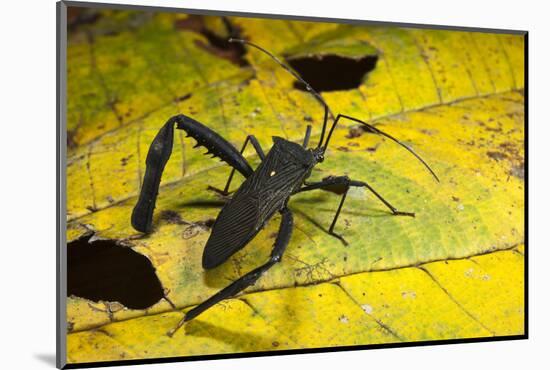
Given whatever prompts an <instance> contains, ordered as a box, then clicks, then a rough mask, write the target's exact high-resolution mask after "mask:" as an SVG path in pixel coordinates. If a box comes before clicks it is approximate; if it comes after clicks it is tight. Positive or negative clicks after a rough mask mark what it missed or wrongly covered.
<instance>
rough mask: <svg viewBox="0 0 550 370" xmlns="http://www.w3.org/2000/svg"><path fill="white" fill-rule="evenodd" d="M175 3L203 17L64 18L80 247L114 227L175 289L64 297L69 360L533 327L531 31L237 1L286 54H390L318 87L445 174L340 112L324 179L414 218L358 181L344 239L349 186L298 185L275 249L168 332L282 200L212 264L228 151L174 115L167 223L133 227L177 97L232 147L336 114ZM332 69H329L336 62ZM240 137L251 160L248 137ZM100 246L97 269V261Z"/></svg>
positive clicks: (246, 256)
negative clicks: (283, 242)
mask: <svg viewBox="0 0 550 370" xmlns="http://www.w3.org/2000/svg"><path fill="white" fill-rule="evenodd" d="M115 19H116V20H117V21H114V20H115ZM178 22H179V23H178ZM181 22H191V21H190V20H189V19H188V18H187V16H183V15H177V14H156V15H151V16H147V17H141V18H140V16H139V13H136V12H108V13H105V14H103V16H102V17H101V18H100V21H98V22H97V23H96V24H92V25H89V26H87V27H88V30H87V31H86V32H91V34H92V35H93V37H85V36H83V35H84V34H86V32H84V31H83V30H80V31H79V30H77V31H75V32H73V33H72V34H71V35H70V39H69V49H68V66H69V69H68V95H69V102H68V103H69V104H68V129H69V138H70V143H69V144H70V148H69V154H68V168H67V184H68V185H67V193H68V199H67V211H68V214H67V219H68V230H67V239H68V242H69V245H68V248H69V251H71V248H76V244H77V243H73V242H75V241H77V240H80V242H81V241H82V240H83V239H85V238H89V237H90V236H92V239H90V243H91V246H92V247H93V246H94V240H97V239H101V240H107V241H109V240H110V241H112V243H115V244H118V245H119V246H120V247H121V248H132V250H133V251H135V252H137V253H140V254H142V255H143V256H145V257H146V258H147V259H148V260H149V261H151V264H152V266H153V267H154V269H155V273H156V275H157V277H158V279H159V281H160V282H161V284H162V288H163V289H164V292H165V297H164V298H163V299H161V300H159V301H158V302H156V303H155V304H153V305H151V306H150V307H148V308H147V309H144V310H136V309H129V308H127V307H124V305H123V304H121V302H108V301H104V300H100V301H97V302H93V301H90V300H88V299H86V298H85V297H76V296H70V297H69V298H68V306H67V311H68V314H67V320H68V321H69V323H70V324H69V330H70V334H69V336H68V338H69V340H68V356H69V359H70V361H71V362H88V361H102V360H103V361H105V360H117V359H129V358H152V357H163V356H190V355H200V354H213V353H234V352H253V351H264V350H281V349H291V348H314V347H327V346H343V345H354V344H374V343H391V342H401V341H422V340H437V339H454V338H477V337H485V336H494V335H513V334H522V333H523V331H524V327H523V324H524V302H523V291H524V286H523V255H522V249H521V248H518V246H520V245H521V244H522V243H523V242H524V233H525V230H524V179H523V176H524V174H523V166H524V163H523V162H524V147H523V143H524V98H523V90H522V89H523V82H524V81H523V79H524V76H523V68H524V64H523V63H524V61H523V42H524V41H523V37H522V36H519V35H496V34H485V33H476V32H457V31H441V30H437V31H435V30H426V29H405V28H393V27H379V26H376V27H375V26H360V27H359V26H348V25H337V24H325V23H315V22H294V21H293V22H290V21H277V20H257V19H256V20H255V19H246V18H229V22H230V23H231V24H232V25H233V26H234V27H237V28H239V29H240V32H241V33H242V35H244V36H247V37H249V38H250V40H251V41H254V42H256V43H257V44H260V45H262V46H263V47H265V48H266V49H268V50H271V51H273V52H274V53H276V54H279V55H285V56H287V57H288V58H289V60H290V59H292V58H293V57H294V58H296V57H304V56H308V55H316V54H323V52H324V51H327V50H328V52H330V53H332V54H337V55H340V56H342V57H346V58H351V59H357V58H360V57H361V56H365V55H368V56H371V57H375V58H377V61H376V64H375V66H374V69H373V70H372V71H370V72H368V73H367V74H366V75H365V76H364V77H363V78H362V80H361V81H360V82H361V84H360V86H359V87H358V88H357V89H348V90H341V91H331V92H323V93H322V95H323V97H324V98H325V99H326V100H327V102H328V103H329V104H330V106H331V109H332V110H333V111H334V112H335V113H338V112H340V113H344V114H349V115H352V116H355V117H357V118H359V119H363V120H368V121H370V122H372V123H375V124H376V125H377V127H378V128H380V129H381V130H383V131H385V132H387V133H389V134H391V135H393V136H395V137H397V138H399V139H400V140H402V141H403V142H405V143H406V144H407V145H409V146H411V147H412V148H413V149H414V150H415V151H416V152H418V153H419V154H420V155H421V156H422V157H423V158H425V159H426V160H427V161H428V162H429V163H430V165H431V166H432V167H433V168H434V170H435V171H436V172H437V174H438V175H439V177H440V179H441V183H436V182H435V181H434V180H433V178H431V177H430V175H429V173H428V172H427V171H426V170H425V168H423V167H422V165H421V164H420V163H419V162H417V161H416V160H415V159H414V157H412V156H410V154H408V153H407V152H406V151H404V150H403V148H401V147H399V146H397V145H395V143H393V142H391V141H389V140H384V139H381V138H380V137H377V136H374V135H369V134H367V133H366V132H364V131H362V130H360V129H358V128H357V127H355V125H354V124H353V122H343V124H342V125H341V126H340V127H338V128H337V129H336V130H335V131H334V135H333V138H332V140H331V144H330V148H329V150H328V151H327V153H326V155H325V157H326V160H325V162H324V163H322V164H321V165H319V166H318V167H317V168H316V169H315V170H314V171H313V174H312V178H311V180H312V181H313V180H319V179H321V178H324V177H326V176H329V175H333V176H335V175H348V176H349V177H351V178H353V179H356V180H362V181H367V182H368V183H369V184H370V185H371V186H372V187H373V188H375V189H377V191H379V193H381V194H382V196H384V197H385V198H386V199H388V201H390V202H391V203H392V204H393V205H395V206H396V207H397V208H399V209H400V210H402V211H413V212H415V213H416V217H415V218H410V217H398V216H392V215H391V214H390V213H389V212H388V210H387V208H385V207H384V205H383V204H381V203H380V202H379V201H378V200H377V199H376V198H375V197H373V196H372V194H370V193H368V192H367V191H363V190H361V189H353V190H352V191H350V193H349V195H348V197H347V198H346V202H345V205H344V208H343V211H342V214H341V215H340V218H339V220H338V223H337V225H336V229H335V230H336V232H337V233H338V234H340V235H342V236H343V238H345V240H346V241H347V242H348V243H349V244H348V245H347V246H344V245H343V244H342V242H341V241H340V240H338V239H336V238H334V237H332V236H330V235H329V234H328V233H327V230H328V227H329V226H330V223H331V221H332V218H333V217H334V213H335V211H336V209H337V207H338V204H339V201H340V198H339V197H338V196H336V195H335V194H332V193H327V192H321V191H318V192H315V191H313V192H308V193H303V194H299V195H296V196H294V197H293V198H292V199H291V201H290V202H289V206H290V209H291V210H292V212H293V214H294V219H295V229H294V233H293V236H292V239H291V242H290V244H289V246H288V248H287V251H286V253H285V255H284V257H283V260H282V263H280V264H278V265H276V266H275V267H273V268H272V269H270V270H269V271H268V272H267V273H266V274H265V275H263V276H262V278H261V279H260V280H259V281H258V282H257V283H256V285H254V286H252V287H250V288H249V289H247V290H246V291H245V293H244V294H243V295H241V296H239V297H238V298H235V299H230V300H226V301H223V302H221V303H220V304H218V305H216V306H214V307H213V308H212V309H210V310H208V311H207V312H205V313H204V314H203V315H201V316H200V317H199V318H197V319H196V320H194V321H191V322H190V323H189V324H188V325H186V327H185V328H184V330H181V331H180V332H178V333H177V334H176V335H175V337H174V338H172V339H170V338H169V337H167V336H166V335H165V333H166V332H167V331H168V330H170V329H171V328H173V327H174V326H175V325H176V323H177V322H178V321H179V320H180V319H181V317H182V316H181V313H180V312H171V311H173V310H174V308H177V309H183V310H187V309H189V308H190V307H191V306H193V305H196V304H198V303H200V302H202V301H204V300H205V299H206V298H208V297H209V296H211V295H212V294H214V293H216V292H217V291H219V290H220V289H222V288H223V287H225V286H226V285H227V284H228V283H229V282H230V281H234V280H235V279H237V278H238V277H239V276H242V275H243V274H244V273H246V272H248V271H250V270H252V269H253V268H255V267H257V266H259V265H260V264H261V263H263V262H264V261H265V260H266V259H267V258H268V256H269V254H270V251H271V247H272V244H273V240H274V239H273V238H274V235H275V233H276V231H277V227H278V223H279V222H278V221H279V217H278V216H276V217H275V218H274V220H272V221H271V222H270V223H269V224H268V225H267V226H266V227H265V229H264V230H262V231H261V232H260V234H258V236H257V237H256V238H255V239H254V240H252V241H251V242H250V243H249V245H248V246H247V247H246V248H244V249H243V250H241V251H240V252H238V253H237V254H235V255H234V256H233V257H232V258H231V259H230V260H229V261H227V262H226V263H224V264H222V265H221V266H219V267H218V268H216V269H213V270H209V271H204V270H203V269H202V267H201V258H202V251H203V248H204V245H205V243H206V240H207V239H208V235H209V232H210V230H209V226H208V225H211V220H213V219H215V218H216V216H217V214H218V212H219V209H220V207H221V205H223V201H224V200H223V199H220V197H219V195H218V194H217V193H215V192H213V191H210V190H208V186H209V185H210V186H214V187H218V188H220V187H223V185H224V184H225V181H226V179H227V176H228V175H229V168H228V166H226V165H224V164H223V163H222V162H219V160H218V159H210V158H209V157H206V156H204V155H202V152H203V151H204V149H203V150H198V149H193V148H192V146H193V144H194V143H193V141H191V140H189V139H187V138H185V135H184V134H182V133H179V132H178V133H177V134H176V136H175V140H174V151H173V153H172V157H171V159H170V161H169V163H168V165H167V166H166V169H165V172H164V175H163V180H162V183H161V189H160V193H159V197H158V200H157V208H156V210H155V216H154V221H153V224H154V231H153V232H152V233H151V234H149V235H141V234H140V233H138V232H136V231H135V230H133V229H132V227H131V225H130V214H131V211H132V208H133V206H134V205H135V203H136V197H137V195H138V193H139V189H140V184H141V180H142V178H143V174H144V169H145V164H144V162H145V156H146V153H147V150H148V148H149V145H150V143H151V141H152V139H153V137H154V136H155V135H156V133H157V132H158V130H159V128H160V127H162V125H163V124H164V123H165V122H166V120H167V119H168V118H170V117H171V116H173V115H174V114H177V113H183V114H186V115H189V116H192V117H193V118H195V119H197V120H199V121H200V122H202V123H204V124H207V125H208V126H209V127H210V128H212V129H214V130H216V131H217V132H218V133H220V134H221V135H222V136H224V137H225V138H226V139H228V140H229V141H230V142H231V143H233V144H234V145H235V146H236V147H238V148H240V147H241V145H242V142H243V141H244V139H245V138H246V135H247V134H254V135H255V136H256V137H257V138H258V139H259V141H260V143H261V144H262V146H263V147H264V149H265V150H268V148H269V147H270V146H271V143H272V142H271V136H274V135H276V136H282V137H284V138H286V139H288V140H294V141H301V140H302V138H303V135H304V132H305V127H306V125H307V124H310V122H311V124H312V125H313V136H312V142H316V141H315V140H316V139H317V140H318V139H319V134H320V129H321V122H322V114H323V111H322V109H321V107H320V106H319V104H318V103H317V102H316V101H315V99H314V98H313V97H312V96H311V95H309V94H307V93H306V92H304V91H301V90H298V89H296V88H294V80H293V79H292V77H291V76H290V75H289V74H288V73H287V72H286V71H284V70H283V69H282V68H280V67H279V66H277V65H276V64H274V63H273V62H272V61H271V60H270V59H268V58H266V57H265V56H264V55H262V54H260V53H259V52H257V51H256V50H253V49H251V50H248V51H247V52H246V53H245V54H244V56H242V58H244V60H246V63H248V66H243V65H237V63H236V62H235V60H234V58H235V55H234V54H229V55H228V54H223V53H221V51H220V50H217V49H216V48H215V45H213V44H209V42H210V41H209V37H212V36H211V35H210V36H209V37H207V34H206V33H205V32H204V30H203V31H197V30H199V29H200V27H210V29H211V32H212V34H214V35H218V36H217V37H222V35H223V33H224V27H223V23H220V21H219V18H215V17H207V18H206V19H204V23H201V24H202V25H199V26H200V27H199V26H196V25H195V26H193V27H199V28H197V29H195V30H192V29H190V28H189V27H190V26H189V23H184V24H186V26H185V27H184V28H183V29H182V28H181V24H182V23H181ZM177 25H180V26H179V27H178V26H177ZM226 52H227V51H226ZM229 53H231V51H230V52H229ZM333 72H334V75H331V76H327V78H334V79H337V78H338V73H339V72H338V71H333ZM199 149H200V148H199ZM245 156H246V157H247V159H249V160H250V161H251V164H252V166H253V167H255V166H256V165H257V164H258V162H259V161H258V158H257V157H256V155H255V154H254V152H253V150H252V149H250V150H248V151H246V152H245ZM239 181H242V180H241V177H236V178H235V181H234V183H233V186H234V187H237V186H238V182H239ZM96 245H97V244H96ZM87 263H97V264H98V265H97V266H98V267H97V268H100V266H101V263H102V261H101V260H97V261H87ZM92 279H93V277H92ZM92 281H93V280H92ZM94 284H98V285H100V284H109V281H94Z"/></svg>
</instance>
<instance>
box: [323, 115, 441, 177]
mask: <svg viewBox="0 0 550 370" xmlns="http://www.w3.org/2000/svg"><path fill="white" fill-rule="evenodd" d="M340 118H347V119H349V120H351V121H354V122H357V123H360V124H362V125H363V126H365V127H367V128H368V130H369V131H370V132H372V133H373V134H378V135H382V136H384V137H387V138H388V139H390V140H392V141H394V142H396V143H397V144H399V145H401V146H402V147H403V148H405V149H407V150H408V151H409V152H410V153H411V154H412V155H414V156H415V157H416V158H417V159H418V160H419V161H420V162H422V164H423V165H424V166H425V167H426V168H427V169H428V171H430V173H431V174H432V175H433V177H434V178H435V179H436V180H437V182H439V177H437V175H436V174H435V172H434V171H433V170H432V169H431V167H430V166H429V165H428V164H427V163H426V162H425V161H424V160H423V159H422V157H420V156H419V155H418V154H416V152H415V151H414V150H412V148H410V147H409V146H407V145H405V144H403V143H402V142H401V141H399V140H397V139H396V138H394V137H393V136H391V135H389V134H386V133H385V132H384V131H381V130H379V129H377V128H376V127H374V126H372V125H369V124H368V123H366V122H363V121H361V120H359V119H357V118H354V117H351V116H346V115H343V114H339V115H338V117H336V120H335V121H334V123H333V124H332V127H331V128H330V131H329V133H328V136H327V141H326V142H325V145H324V147H323V153H324V152H325V151H326V150H327V147H328V142H329V140H330V137H331V136H332V132H333V131H334V128H335V127H336V124H337V123H338V120H339V119H340Z"/></svg>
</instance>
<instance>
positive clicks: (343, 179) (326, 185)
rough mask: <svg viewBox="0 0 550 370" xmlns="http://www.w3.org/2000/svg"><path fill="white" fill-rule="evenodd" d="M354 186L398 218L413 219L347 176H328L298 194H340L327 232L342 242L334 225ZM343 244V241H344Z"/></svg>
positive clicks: (372, 190) (411, 214) (362, 182)
mask: <svg viewBox="0 0 550 370" xmlns="http://www.w3.org/2000/svg"><path fill="white" fill-rule="evenodd" d="M352 186H355V187H365V188H367V189H369V190H370V191H371V192H372V193H373V194H374V195H375V196H376V197H377V198H378V199H380V201H381V202H382V203H384V205H386V207H388V208H389V209H390V211H391V212H392V214H394V215H399V216H410V217H414V213H413V212H402V211H399V210H398V209H397V208H395V207H394V206H393V205H391V203H390V202H388V201H387V200H386V199H384V198H383V197H382V196H381V195H380V194H378V192H377V191H376V190H374V189H373V188H372V186H370V185H369V184H367V183H366V182H364V181H355V180H351V179H350V178H349V177H347V176H329V177H326V178H324V179H323V180H322V181H319V182H315V183H310V184H308V185H306V186H304V187H303V188H301V189H300V190H298V193H301V192H304V191H310V190H315V189H322V190H325V191H330V192H332V193H335V194H341V195H342V199H341V200H340V204H339V205H338V209H337V210H336V215H334V219H333V220H332V224H331V225H330V228H329V230H328V232H329V234H331V235H333V236H336V237H337V238H338V239H340V240H342V241H344V240H343V238H342V237H341V236H340V235H338V234H336V233H334V226H335V225H336V221H337V220H338V216H339V215H340V211H341V210H342V206H343V205H344V201H345V200H346V196H347V194H348V191H349V188H350V187H352ZM344 243H345V241H344Z"/></svg>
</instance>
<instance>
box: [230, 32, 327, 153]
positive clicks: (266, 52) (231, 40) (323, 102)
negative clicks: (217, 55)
mask: <svg viewBox="0 0 550 370" xmlns="http://www.w3.org/2000/svg"><path fill="white" fill-rule="evenodd" d="M228 41H229V42H238V43H241V44H246V45H249V46H252V47H254V48H256V49H258V50H260V51H262V52H264V53H265V54H267V55H269V56H270V57H271V59H273V60H274V61H275V62H277V63H278V64H279V65H280V66H281V67H283V68H284V69H285V70H286V71H287V72H289V73H290V74H291V75H292V76H294V78H296V79H297V80H298V81H300V82H301V83H303V84H304V86H305V87H306V90H307V91H308V92H309V93H311V94H312V95H313V96H314V97H315V99H317V101H318V102H319V103H321V104H322V105H323V106H324V108H325V116H324V119H323V130H322V131H321V137H320V138H319V144H318V145H317V148H320V147H321V145H322V143H323V139H324V137H325V131H326V129H327V120H328V116H329V114H330V118H332V119H334V115H333V114H332V111H331V110H330V108H329V106H328V104H327V103H326V102H325V100H324V99H323V97H322V96H321V95H320V94H319V93H318V92H317V91H315V90H314V89H313V87H311V85H310V84H308V83H307V82H306V81H305V80H304V79H303V78H302V77H300V75H299V74H298V73H296V72H295V71H294V70H292V68H290V67H289V66H287V65H286V64H285V63H283V62H282V61H281V60H280V59H279V58H277V57H276V56H275V55H273V54H271V53H270V52H269V51H267V50H265V49H264V48H262V47H261V46H259V45H256V44H254V43H252V42H250V41H246V40H241V39H235V38H233V37H231V38H229V40H228Z"/></svg>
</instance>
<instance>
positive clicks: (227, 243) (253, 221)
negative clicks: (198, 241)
mask: <svg viewBox="0 0 550 370" xmlns="http://www.w3.org/2000/svg"><path fill="white" fill-rule="evenodd" d="M259 223H260V221H259V207H258V200H257V199H255V198H253V197H251V196H249V195H243V196H241V197H236V198H233V199H232V200H231V201H230V202H229V203H228V204H226V206H225V207H224V208H223V209H222V210H221V212H220V214H219V215H218V218H217V219H216V222H215V223H214V225H213V227H212V234H210V238H209V239H208V242H207V243H206V246H205V247H204V253H203V255H202V266H203V267H204V268H205V269H210V268H214V267H216V266H218V265H220V264H221V263H223V262H224V261H226V260H227V259H228V258H229V257H230V256H231V255H232V254H233V253H235V252H236V251H238V250H239V249H241V248H242V247H244V246H245V245H246V243H247V242H248V241H249V240H250V239H251V238H252V237H254V235H256V232H257V227H258V225H259Z"/></svg>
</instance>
